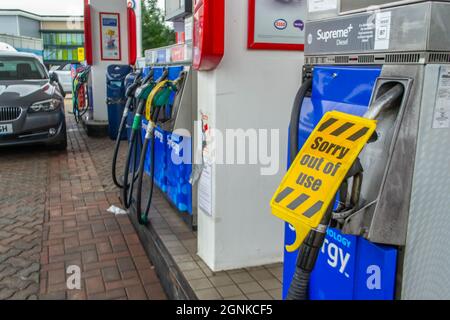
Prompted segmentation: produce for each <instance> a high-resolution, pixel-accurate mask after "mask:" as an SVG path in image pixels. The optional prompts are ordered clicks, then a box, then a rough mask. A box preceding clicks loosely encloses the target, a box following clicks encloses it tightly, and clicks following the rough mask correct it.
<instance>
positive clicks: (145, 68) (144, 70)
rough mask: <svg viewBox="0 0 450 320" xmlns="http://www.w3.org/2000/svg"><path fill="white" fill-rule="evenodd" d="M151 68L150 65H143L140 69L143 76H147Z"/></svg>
mask: <svg viewBox="0 0 450 320" xmlns="http://www.w3.org/2000/svg"><path fill="white" fill-rule="evenodd" d="M151 70H152V67H144V68H143V69H142V76H143V78H145V77H146V76H148V74H149V73H150V71H151Z"/></svg>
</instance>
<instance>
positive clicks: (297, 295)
mask: <svg viewBox="0 0 450 320" xmlns="http://www.w3.org/2000/svg"><path fill="white" fill-rule="evenodd" d="M310 279H311V273H310V272H307V271H305V270H303V269H300V268H295V273H294V278H292V283H291V286H290V288H289V293H288V295H287V297H286V300H300V301H305V300H308V298H309V294H308V291H309V281H310Z"/></svg>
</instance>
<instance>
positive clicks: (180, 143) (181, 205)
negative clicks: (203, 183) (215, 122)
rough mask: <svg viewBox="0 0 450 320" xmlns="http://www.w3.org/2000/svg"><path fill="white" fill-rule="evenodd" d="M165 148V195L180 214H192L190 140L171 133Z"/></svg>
mask: <svg viewBox="0 0 450 320" xmlns="http://www.w3.org/2000/svg"><path fill="white" fill-rule="evenodd" d="M167 146H168V153H167V155H168V157H167V167H166V169H167V170H166V177H167V195H168V196H169V199H170V200H171V201H172V203H173V204H174V205H175V206H176V207H177V208H178V210H179V211H180V212H188V213H190V214H192V186H191V184H190V183H189V179H190V176H191V173H192V164H190V159H191V151H192V149H191V148H192V147H191V146H192V140H191V139H190V138H187V137H182V136H178V135H176V134H173V133H172V134H169V135H168V136H167ZM186 160H188V161H186ZM186 162H189V163H186Z"/></svg>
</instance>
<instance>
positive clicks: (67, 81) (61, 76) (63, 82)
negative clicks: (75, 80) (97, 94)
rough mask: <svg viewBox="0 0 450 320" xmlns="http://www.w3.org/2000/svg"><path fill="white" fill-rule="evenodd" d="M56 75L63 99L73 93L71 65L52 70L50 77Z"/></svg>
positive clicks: (54, 67) (55, 67) (56, 67)
mask: <svg viewBox="0 0 450 320" xmlns="http://www.w3.org/2000/svg"><path fill="white" fill-rule="evenodd" d="M52 74H55V75H56V79H57V81H58V84H59V86H60V88H59V89H60V90H61V94H62V95H63V97H65V96H66V94H68V93H72V75H71V73H70V63H68V64H63V65H60V66H53V67H51V68H50V75H52Z"/></svg>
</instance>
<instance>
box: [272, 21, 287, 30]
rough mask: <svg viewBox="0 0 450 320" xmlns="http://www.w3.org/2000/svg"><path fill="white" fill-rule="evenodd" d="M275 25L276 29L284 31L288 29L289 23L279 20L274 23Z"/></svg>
mask: <svg viewBox="0 0 450 320" xmlns="http://www.w3.org/2000/svg"><path fill="white" fill-rule="evenodd" d="M273 25H274V26H275V28H276V29H278V30H284V29H286V28H287V26H288V23H287V21H286V20H284V19H278V20H275V22H274V23H273Z"/></svg>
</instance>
